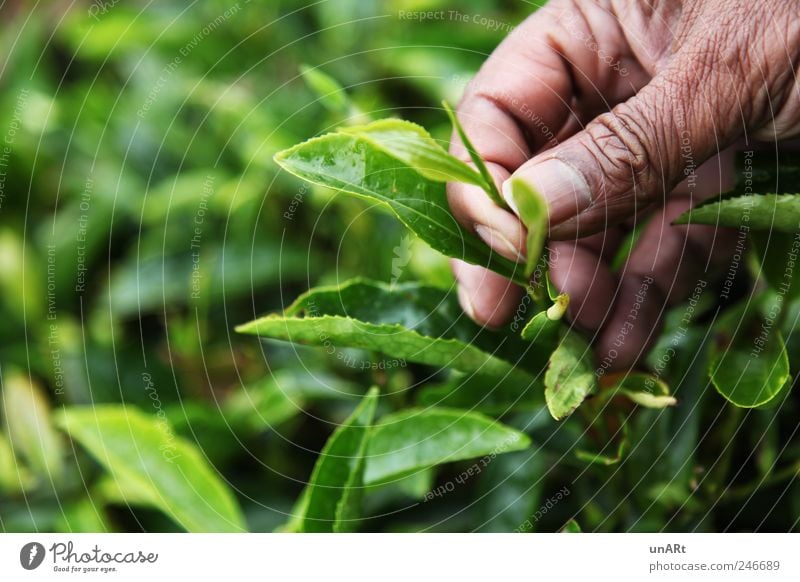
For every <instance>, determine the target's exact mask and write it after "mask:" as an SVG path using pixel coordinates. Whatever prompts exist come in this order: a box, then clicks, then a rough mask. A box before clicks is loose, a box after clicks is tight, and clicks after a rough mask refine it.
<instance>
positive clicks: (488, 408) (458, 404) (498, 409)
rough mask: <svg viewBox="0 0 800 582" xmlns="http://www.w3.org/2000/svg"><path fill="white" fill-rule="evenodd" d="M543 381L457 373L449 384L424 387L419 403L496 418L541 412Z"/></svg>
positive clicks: (420, 393) (540, 377) (540, 378)
mask: <svg viewBox="0 0 800 582" xmlns="http://www.w3.org/2000/svg"><path fill="white" fill-rule="evenodd" d="M554 345H555V344H554ZM542 379H543V378H542V375H539V377H537V378H532V379H530V380H528V381H525V380H521V379H520V378H518V377H516V376H512V377H508V378H491V377H487V376H482V375H480V374H458V373H455V374H454V375H453V377H452V378H451V379H450V380H448V381H447V382H443V383H441V384H428V385H426V386H425V387H423V388H422V390H420V392H419V396H418V398H417V402H418V403H419V404H420V405H422V406H439V407H450V408H464V409H467V410H477V411H479V412H484V413H487V414H492V415H501V414H506V413H508V412H510V411H512V410H538V409H539V408H541V406H542V405H543V404H544V384H543V382H542Z"/></svg>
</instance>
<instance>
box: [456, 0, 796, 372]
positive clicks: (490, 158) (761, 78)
mask: <svg viewBox="0 0 800 582" xmlns="http://www.w3.org/2000/svg"><path fill="white" fill-rule="evenodd" d="M799 62H800V2H798V1H796V0H760V1H759V2H739V1H731V0H690V1H686V2H680V1H676V0H665V1H657V0H656V1H650V2H647V1H642V0H607V1H594V2H592V1H586V0H553V1H552V2H550V3H549V4H548V5H546V6H545V7H544V8H543V9H541V10H539V11H538V12H536V13H534V14H533V15H531V16H530V17H529V18H528V19H527V20H526V21H525V22H523V23H522V24H521V25H520V26H519V27H518V28H516V29H515V30H514V31H513V32H512V33H511V34H510V35H509V36H508V37H507V38H506V39H505V40H504V41H503V43H502V44H501V45H500V46H499V47H498V48H497V49H496V50H495V51H494V53H493V54H492V55H491V56H490V57H489V59H488V60H487V61H486V62H485V63H484V65H483V67H482V68H481V70H480V72H479V73H478V75H477V76H476V77H475V79H473V81H472V82H471V83H470V84H469V86H468V87H467V89H466V91H465V94H464V97H463V99H462V101H461V103H460V105H459V108H458V115H459V118H460V120H461V122H462V124H463V125H464V126H465V129H466V131H467V134H468V135H469V136H470V137H471V139H472V140H473V141H474V143H475V146H476V148H477V149H478V151H479V152H480V154H481V156H482V157H483V158H484V159H485V160H486V161H487V162H488V166H489V168H490V171H491V172H492V173H493V175H494V176H495V178H496V180H497V183H498V186H500V187H502V185H503V183H504V182H505V181H506V180H507V179H508V178H509V177H510V176H512V175H513V176H515V177H519V178H522V179H525V180H528V181H529V182H530V183H531V184H532V185H533V186H534V187H535V188H536V189H538V190H539V191H540V192H541V193H542V194H543V195H544V196H545V198H546V199H547V201H548V204H549V217H550V238H551V242H550V248H551V250H552V257H551V276H552V278H553V281H554V283H555V284H556V286H557V287H558V288H559V289H560V290H561V291H562V292H565V293H569V294H570V295H571V299H572V302H571V306H570V309H569V311H568V316H569V317H570V319H571V321H572V322H573V323H574V324H575V325H577V326H578V327H580V328H583V329H584V330H587V331H589V332H590V333H592V334H593V336H594V344H595V347H596V351H597V356H598V358H600V359H606V361H608V359H609V357H610V361H611V368H612V369H621V368H627V367H630V366H632V365H634V364H635V363H636V361H637V360H638V359H639V358H640V357H641V356H642V355H643V354H644V353H645V351H646V349H647V347H648V346H649V344H650V342H651V341H652V340H653V339H654V337H655V335H656V332H657V330H658V322H659V320H660V318H661V315H662V314H663V310H664V309H665V307H666V306H668V305H670V304H673V303H675V302H677V301H681V300H684V299H686V297H687V296H688V295H689V294H690V293H692V290H693V289H694V288H695V285H696V284H697V282H698V281H699V280H702V281H707V280H712V279H713V276H714V272H715V271H719V270H720V268H721V267H722V266H724V265H725V264H727V263H728V262H729V261H730V256H731V253H732V252H733V248H734V246H735V238H736V232H732V231H729V230H724V229H715V228H713V227H707V226H699V225H696V226H689V227H684V226H671V225H670V222H671V220H672V219H673V218H675V217H676V216H677V215H679V214H680V213H682V212H683V211H685V210H686V209H687V208H689V207H690V206H691V205H693V204H695V203H697V202H698V201H700V200H702V199H704V198H707V197H709V196H713V195H716V194H718V193H719V192H721V191H724V190H726V189H727V188H729V187H730V186H731V185H732V176H733V174H734V166H733V164H734V154H733V152H732V148H731V146H732V145H734V144H736V143H737V142H739V143H747V144H748V147H752V144H753V143H754V141H761V142H778V141H780V140H785V139H787V138H791V137H795V136H797V135H798V134H800V89H799V88H798V79H797V70H798V63H799ZM451 150H452V152H453V153H454V154H455V155H456V156H458V157H459V158H461V159H463V160H464V161H467V162H468V161H469V156H468V155H467V152H466V151H465V150H464V148H463V146H462V145H461V143H460V142H459V141H458V139H457V138H456V137H455V136H454V138H453V145H452V148H451ZM693 168H694V169H695V171H693ZM687 176H688V178H687ZM448 199H449V202H450V206H451V208H452V210H453V212H454V214H455V216H456V218H457V219H458V220H459V221H460V222H461V223H462V224H463V225H464V226H465V227H466V228H469V229H473V230H474V231H475V232H476V233H477V234H478V235H479V236H481V238H483V239H484V241H486V242H487V244H489V245H490V246H491V247H492V249H493V250H494V251H496V252H498V253H500V254H501V255H503V256H505V257H507V258H510V259H520V257H521V256H523V253H524V235H525V230H524V228H523V227H522V225H521V224H520V222H519V220H518V219H517V217H516V216H515V215H514V214H513V213H512V212H511V211H506V210H503V209H501V208H499V207H498V206H496V205H494V204H493V203H492V202H491V201H490V200H489V199H488V197H487V196H486V195H484V194H483V193H482V191H481V190H480V189H478V188H476V187H474V186H469V185H464V184H450V185H449V186H448ZM645 217H648V219H649V222H647V224H646V226H645V228H644V231H643V234H642V236H641V237H640V239H639V241H638V243H637V245H636V247H635V248H634V250H633V252H632V253H631V255H630V258H629V260H628V262H627V263H626V264H625V265H624V267H623V268H622V269H621V270H620V271H619V272H617V273H612V271H611V269H610V268H609V264H608V261H609V260H610V259H611V257H613V255H614V252H615V251H616V249H617V247H618V245H619V242H620V239H621V238H622V236H623V235H624V233H625V232H626V231H628V230H630V227H631V226H632V225H633V224H634V223H636V221H640V220H643V219H644V218H645ZM453 269H454V272H455V275H456V278H457V279H458V282H459V298H460V300H461V304H462V306H463V307H464V309H465V311H466V312H467V313H468V314H470V315H471V316H472V317H473V319H475V320H476V321H478V322H479V323H482V324H486V325H489V326H493V327H496V326H500V325H503V324H504V323H505V322H507V321H508V320H509V319H510V317H511V316H512V314H513V313H514V312H515V310H516V309H517V305H518V304H519V301H520V298H521V296H522V290H521V289H520V288H518V287H516V286H514V285H513V284H511V283H509V282H508V281H506V280H505V279H503V278H501V277H500V276H499V275H496V274H494V273H491V272H489V271H486V270H485V269H483V268H481V267H477V266H473V265H467V264H465V263H462V262H459V261H455V262H454V264H453ZM650 281H652V283H649V282H650ZM632 310H635V312H636V315H635V318H632V317H631V311H632ZM623 329H625V332H624V334H623V335H624V336H625V338H624V341H623V342H620V340H619V338H620V337H621V336H620V333H621V332H622V330H623Z"/></svg>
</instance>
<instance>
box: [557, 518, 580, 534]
mask: <svg viewBox="0 0 800 582" xmlns="http://www.w3.org/2000/svg"><path fill="white" fill-rule="evenodd" d="M560 533H583V530H582V529H581V526H580V525H578V522H577V521H575V520H574V519H570V520H569V521H568V522H567V523H565V524H564V527H562V528H561V532H560Z"/></svg>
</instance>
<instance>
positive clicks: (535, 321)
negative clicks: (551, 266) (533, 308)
mask: <svg viewBox="0 0 800 582" xmlns="http://www.w3.org/2000/svg"><path fill="white" fill-rule="evenodd" d="M548 280H549V279H548ZM568 306H569V295H567V294H566V293H562V294H561V295H558V296H557V297H556V298H555V300H554V303H553V305H551V306H550V307H548V308H547V309H546V310H544V311H540V312H539V313H537V314H536V315H534V316H533V317H532V318H531V320H530V321H529V322H528V323H527V325H525V327H524V328H523V329H522V333H521V337H522V339H524V340H525V341H531V342H532V341H535V342H539V343H540V344H542V343H546V344H551V343H553V344H554V343H556V341H557V340H558V333H559V331H560V330H561V329H562V328H563V324H562V323H561V319H562V318H563V317H564V314H565V313H566V311H567V307H568Z"/></svg>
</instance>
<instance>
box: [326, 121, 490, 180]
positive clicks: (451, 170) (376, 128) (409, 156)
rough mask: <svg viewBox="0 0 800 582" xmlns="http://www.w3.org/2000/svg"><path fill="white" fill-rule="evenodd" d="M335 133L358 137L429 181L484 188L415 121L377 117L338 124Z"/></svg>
mask: <svg viewBox="0 0 800 582" xmlns="http://www.w3.org/2000/svg"><path fill="white" fill-rule="evenodd" d="M339 132H340V133H346V134H348V135H354V136H357V137H359V138H362V139H363V140H364V141H365V142H368V143H369V144H371V145H372V146H374V147H376V148H379V149H381V150H382V151H383V152H384V153H386V154H388V155H390V156H391V157H393V158H395V159H396V160H399V161H401V162H403V163H404V164H406V165H407V166H409V167H411V168H413V169H414V170H415V171H416V172H418V173H419V174H421V175H422V176H424V177H425V178H428V179H429V180H434V181H436V182H466V183H468V184H475V185H476V186H480V187H481V188H485V187H486V184H485V182H484V179H483V177H482V176H481V174H480V173H479V172H477V171H476V170H473V169H472V168H470V167H469V166H468V165H467V164H465V163H464V162H462V161H461V160H459V159H458V158H455V157H453V156H451V155H450V154H449V153H447V150H445V149H444V148H443V147H442V146H441V145H439V142H437V141H436V140H435V139H433V138H432V137H431V135H430V134H429V133H428V132H427V131H425V129H424V128H423V127H421V126H419V125H417V124H416V123H411V122H410V121H405V120H402V119H380V120H378V121H373V122H372V123H368V124H367V125H357V126H353V127H342V128H340V129H339Z"/></svg>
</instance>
